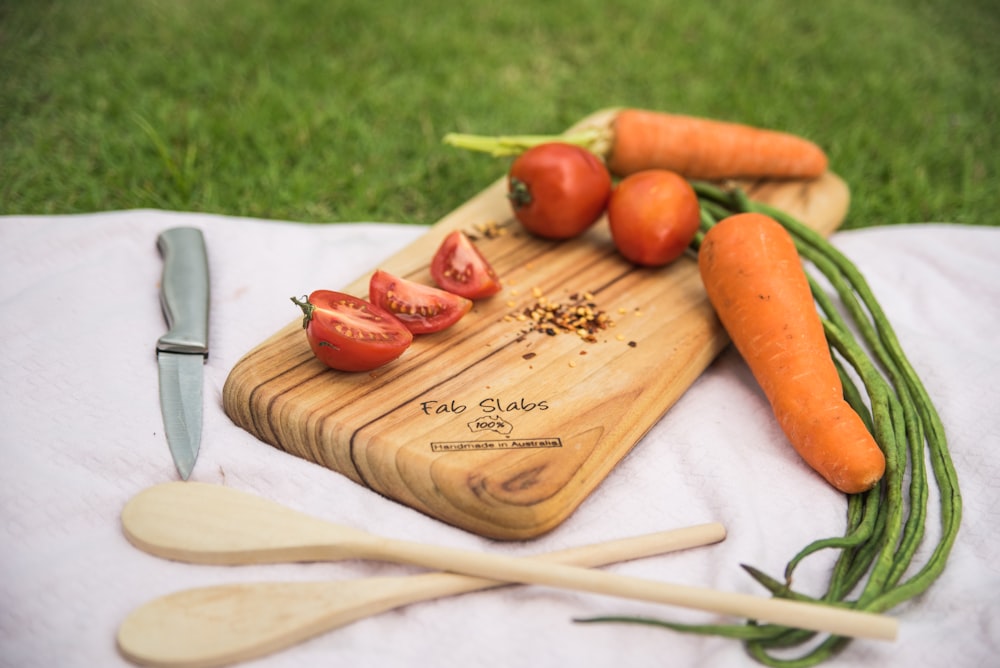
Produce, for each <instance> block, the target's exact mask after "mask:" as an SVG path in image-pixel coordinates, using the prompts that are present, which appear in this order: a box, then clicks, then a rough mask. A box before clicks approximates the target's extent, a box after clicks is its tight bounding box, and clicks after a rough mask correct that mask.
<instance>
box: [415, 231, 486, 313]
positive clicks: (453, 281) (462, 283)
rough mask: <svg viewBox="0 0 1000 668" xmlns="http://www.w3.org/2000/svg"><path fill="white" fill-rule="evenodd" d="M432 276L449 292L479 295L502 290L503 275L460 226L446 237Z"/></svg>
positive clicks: (437, 254) (464, 295) (469, 295)
mask: <svg viewBox="0 0 1000 668" xmlns="http://www.w3.org/2000/svg"><path fill="white" fill-rule="evenodd" d="M431 277H432V278H433V279H434V282H435V283H437V284H438V287H440V288H443V289H444V290H447V291H448V292H450V293H452V294H455V295H460V296H462V297H466V298H467V299H480V298H482V297H489V296H490V295H495V294H496V293H498V292H500V288H501V287H502V286H501V285H500V279H499V278H497V273H496V272H495V271H493V267H491V266H490V263H489V262H487V260H486V258H484V257H483V254H482V253H480V252H479V249H478V248H476V247H475V245H474V244H473V243H472V241H471V240H470V239H469V237H467V236H465V234H464V233H463V232H462V231H461V230H455V231H454V232H452V233H451V234H449V235H448V236H446V237H445V238H444V241H442V242H441V246H440V247H438V249H437V252H436V253H435V254H434V259H433V260H431Z"/></svg>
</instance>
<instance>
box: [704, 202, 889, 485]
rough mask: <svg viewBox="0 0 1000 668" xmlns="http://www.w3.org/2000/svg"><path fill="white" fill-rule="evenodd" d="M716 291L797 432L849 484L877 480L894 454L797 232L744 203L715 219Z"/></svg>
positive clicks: (710, 285)
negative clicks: (742, 209) (849, 379)
mask: <svg viewBox="0 0 1000 668" xmlns="http://www.w3.org/2000/svg"><path fill="white" fill-rule="evenodd" d="M698 267H699V269H700V271H701V277H702V281H703V282H704V285H705V290H706V292H707V293H708V297H709V300H710V301H711V303H712V306H713V307H714V308H715V311H716V313H717V314H718V316H719V319H720V320H721V321H722V325H723V327H725V329H726V332H727V333H728V334H729V337H730V338H731V339H732V341H733V344H734V345H735V346H736V349H737V350H738V351H739V353H740V355H742V356H743V359H744V360H746V363H747V365H748V366H749V367H750V370H751V371H752V372H753V375H754V377H755V378H756V379H757V382H758V383H759V384H760V387H761V389H762V390H763V391H764V394H765V396H766V397H767V399H768V401H769V402H770V404H771V409H772V410H773V411H774V415H775V417H776V418H777V421H778V423H779V424H780V425H781V428H782V430H783V431H784V433H785V435H786V436H787V437H788V440H789V441H790V442H791V444H792V445H793V446H794V447H795V450H796V451H797V452H798V453H799V455H801V457H802V458H803V459H804V460H805V461H806V462H807V463H808V464H809V465H810V466H811V467H812V468H813V469H815V470H816V471H817V472H818V473H819V474H820V475H822V476H823V477H824V478H826V480H827V481H828V482H829V483H830V484H832V485H833V486H834V487H836V488H837V489H839V490H841V491H842V492H845V493H848V494H854V493H858V492H863V491H865V490H868V489H870V488H871V487H873V486H874V485H875V484H876V483H877V482H878V481H879V480H880V479H881V477H882V475H883V473H884V472H885V456H884V455H883V453H882V451H881V449H880V448H879V446H878V444H877V443H876V442H875V439H874V438H873V437H872V435H871V433H870V432H869V431H868V429H867V427H866V426H865V423H864V422H863V421H862V420H861V417H860V416H859V415H858V413H857V412H856V411H855V410H854V409H853V408H852V407H851V406H850V405H849V404H848V403H847V402H846V401H845V400H844V397H843V386H842V385H841V382H840V377H839V376H838V375H837V369H836V367H835V366H834V363H833V358H832V356H831V353H830V349H829V346H828V344H827V341H826V335H825V333H824V331H823V324H822V321H821V320H820V317H819V313H818V312H817V310H816V305H815V302H814V300H813V296H812V293H811V292H810V290H809V283H808V279H807V278H806V275H805V271H804V269H803V267H802V261H801V259H800V257H799V254H798V252H797V250H796V248H795V244H794V242H793V240H792V237H791V235H790V234H789V233H788V232H787V231H786V230H785V228H784V227H782V226H781V225H780V224H779V223H777V222H776V221H775V220H774V219H772V218H770V217H769V216H766V215H763V214H758V213H743V214H737V215H734V216H730V217H728V218H725V219H724V220H722V221H720V222H719V223H718V224H716V225H715V226H714V227H712V228H711V229H710V230H709V231H708V232H707V233H706V234H705V237H704V239H703V241H702V243H701V248H700V250H699V251H698Z"/></svg>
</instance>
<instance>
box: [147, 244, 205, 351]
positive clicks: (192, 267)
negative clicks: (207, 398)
mask: <svg viewBox="0 0 1000 668" xmlns="http://www.w3.org/2000/svg"><path fill="white" fill-rule="evenodd" d="M156 246H157V248H159V250H160V254H161V255H162V256H163V278H162V280H161V282H160V303H161V305H162V306H163V315H164V316H165V317H166V319H167V326H168V327H169V328H170V329H169V331H168V332H167V333H166V334H164V335H163V336H161V337H160V339H159V341H157V343H156V349H157V350H158V351H165V352H175V353H200V354H202V355H208V303H209V293H208V254H207V252H206V251H205V238H204V237H203V236H202V233H201V230H199V229H197V228H194V227H174V228H171V229H169V230H166V231H164V232H163V233H161V234H160V236H159V237H158V238H157V240H156Z"/></svg>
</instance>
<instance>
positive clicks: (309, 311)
mask: <svg viewBox="0 0 1000 668" xmlns="http://www.w3.org/2000/svg"><path fill="white" fill-rule="evenodd" d="M292 302H293V303H294V304H295V305H296V306H298V307H299V308H300V309H302V313H303V314H304V317H303V318H302V329H305V328H306V327H308V326H309V321H310V320H312V315H313V311H315V310H316V307H315V306H313V305H312V304H310V303H309V298H308V297H306V296H305V295H302V300H301V301H300V300H298V299H296V298H295V297H292Z"/></svg>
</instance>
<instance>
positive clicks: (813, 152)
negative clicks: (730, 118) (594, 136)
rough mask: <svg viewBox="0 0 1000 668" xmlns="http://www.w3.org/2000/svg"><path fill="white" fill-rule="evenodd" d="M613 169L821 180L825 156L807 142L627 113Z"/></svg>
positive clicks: (690, 119)
mask: <svg viewBox="0 0 1000 668" xmlns="http://www.w3.org/2000/svg"><path fill="white" fill-rule="evenodd" d="M612 130H613V133H614V135H613V137H612V140H611V149H610V152H609V155H608V157H607V160H608V168H609V169H610V170H611V171H612V172H614V173H616V174H632V173H633V172H638V171H642V170H644V169H667V170H670V171H674V172H677V173H678V174H682V175H684V176H686V177H687V178H689V179H706V180H713V179H725V178H736V177H753V178H756V177H769V178H816V177H818V176H821V175H822V174H823V172H825V171H826V168H827V158H826V154H825V153H824V152H823V150H822V149H821V148H820V147H819V146H817V145H816V144H814V143H813V142H811V141H809V140H807V139H804V138H802V137H799V136H796V135H792V134H788V133H784V132H777V131H774V130H765V129H762V128H756V127H752V126H749V125H741V124H739V123H727V122H724V121H718V120H711V119H707V118H697V117H694V116H682V115H678V114H667V113H662V112H657V111H645V110H642V109H622V110H620V111H619V112H618V113H617V114H616V115H615V118H614V121H613V126H612Z"/></svg>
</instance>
